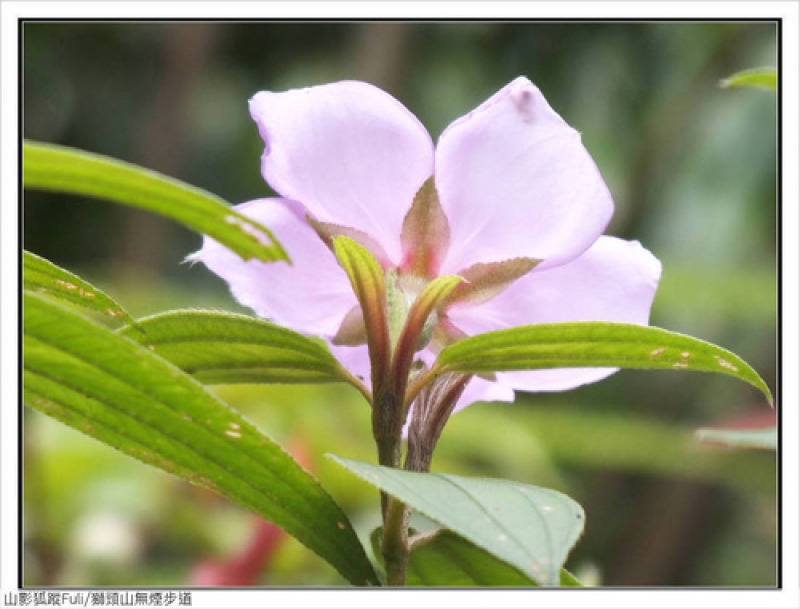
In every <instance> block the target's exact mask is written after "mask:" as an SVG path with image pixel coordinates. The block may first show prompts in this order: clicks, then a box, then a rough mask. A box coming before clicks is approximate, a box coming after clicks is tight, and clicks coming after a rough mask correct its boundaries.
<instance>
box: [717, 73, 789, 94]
mask: <svg viewBox="0 0 800 609" xmlns="http://www.w3.org/2000/svg"><path fill="white" fill-rule="evenodd" d="M720 86H722V87H724V88H726V89H728V88H731V87H752V88H756V89H765V90H767V91H776V90H777V89H778V71H777V70H776V69H775V68H751V69H749V70H742V71H741V72H737V73H736V74H734V75H732V76H729V77H728V78H726V79H725V80H723V81H722V82H721V83H720Z"/></svg>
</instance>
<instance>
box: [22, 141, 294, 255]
mask: <svg viewBox="0 0 800 609" xmlns="http://www.w3.org/2000/svg"><path fill="white" fill-rule="evenodd" d="M22 180H23V185H24V186H25V188H34V189H39V190H50V191H55V192H64V193H70V194H75V195H85V196H89V197H96V198H99V199H106V200H108V201H113V202H115V203H123V204H125V205H131V206H133V207H138V208H141V209H145V210H147V211H151V212H155V213H157V214H161V215H162V216H166V217H168V218H172V219H173V220H176V221H178V222H180V223H181V224H184V225H185V226H187V227H189V228H191V229H193V230H196V231H197V232H199V233H203V234H204V235H208V236H209V237H211V238H213V239H215V240H217V241H219V242H220V243H222V244H223V245H224V246H226V247H228V248H230V249H231V250H232V251H234V252H236V253H237V254H239V256H241V257H242V258H244V259H245V260H249V259H250V258H257V259H258V260H263V261H265V262H267V261H276V260H285V261H287V262H288V261H289V257H288V256H287V254H286V252H285V251H284V249H283V247H282V246H281V244H280V243H279V242H278V241H277V240H276V239H275V236H274V235H273V234H272V232H271V231H270V230H269V229H268V228H266V227H264V226H262V225H261V224H259V223H258V222H255V221H253V220H251V219H249V218H247V217H246V216H244V215H242V214H240V213H238V212H236V211H234V210H233V209H231V208H230V207H229V206H228V204H227V203H226V202H225V201H224V200H222V199H221V198H219V197H218V196H216V195H213V194H211V193H210V192H207V191H205V190H202V189H200V188H197V187H194V186H190V185H189V184H186V183H184V182H181V181H180V180H175V179H173V178H168V177H166V176H164V175H161V174H159V173H156V172H154V171H150V170H148V169H144V168H143V167H138V166H136V165H132V164H130V163H126V162H123V161H120V160H117V159H112V158H110V157H107V156H102V155H99V154H93V153H90V152H85V151H83V150H77V149H75V148H68V147H66V146H57V145H54V144H44V143H40V142H32V141H25V143H24V146H23V161H22Z"/></svg>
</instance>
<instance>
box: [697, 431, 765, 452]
mask: <svg viewBox="0 0 800 609" xmlns="http://www.w3.org/2000/svg"><path fill="white" fill-rule="evenodd" d="M695 435H696V436H697V439H698V440H702V441H703V442H713V443H715V444H724V445H726V446H731V447H734V448H761V449H765V450H777V449H778V429H777V427H771V428H769V429H711V428H703V429H698V430H697V432H696V433H695Z"/></svg>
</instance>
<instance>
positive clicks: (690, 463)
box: [442, 403, 776, 496]
mask: <svg viewBox="0 0 800 609" xmlns="http://www.w3.org/2000/svg"><path fill="white" fill-rule="evenodd" d="M525 406H526V407H525V408H521V409H519V410H518V411H516V412H510V411H509V412H506V411H503V412H497V413H496V414H495V415H494V416H493V417H492V419H493V420H496V424H495V425H496V428H497V429H496V431H498V432H499V430H500V429H501V428H502V427H509V426H513V427H514V428H515V430H516V431H515V434H518V436H519V437H516V438H515V443H516V444H517V446H519V447H520V448H518V449H517V450H518V451H521V450H522V449H521V446H524V438H525V433H527V434H528V436H529V437H530V440H529V442H530V444H531V446H532V447H534V449H535V448H536V447H538V448H539V449H540V450H542V449H543V450H544V451H545V452H546V453H547V454H548V455H549V456H550V457H551V458H552V459H553V460H554V462H555V464H556V465H558V466H566V467H570V468H579V469H582V470H590V471H621V472H636V473H641V474H646V475H650V476H671V477H676V478H682V479H687V480H699V481H703V482H708V483H714V484H721V485H724V486H726V487H727V488H730V489H733V490H736V491H737V492H740V493H745V494H746V495H752V494H753V493H759V494H762V495H765V496H774V495H775V487H776V480H775V459H774V456H773V455H771V454H769V453H766V452H765V453H759V454H753V453H743V452H740V451H727V450H725V451H723V450H715V449H714V448H713V447H711V446H707V445H705V444H701V443H699V442H697V440H696V439H695V437H694V435H693V434H694V430H693V429H692V428H690V427H687V426H681V425H676V424H674V423H667V422H665V421H663V420H656V419H651V418H646V417H642V416H641V415H636V414H616V413H615V414H611V413H609V412H596V411H593V410H591V409H589V408H572V407H569V406H568V405H567V404H563V403H562V404H548V406H547V408H539V407H537V406H536V405H534V404H525ZM597 407H598V409H599V410H608V407H607V405H601V404H598V405H597ZM470 410H471V408H470V409H467V410H466V411H465V412H464V413H463V414H459V415H458V416H457V417H454V418H453V419H452V420H451V421H450V423H449V425H450V427H448V433H447V434H445V436H446V437H445V438H444V439H443V442H445V441H447V442H448V443H449V444H448V447H447V448H448V449H449V450H450V451H455V452H456V455H457V456H459V458H460V459H464V458H469V457H470V453H469V452H468V451H469V450H470V447H468V446H463V443H462V444H458V442H459V440H460V439H462V438H467V437H470V434H474V433H479V432H481V431H484V432H485V433H487V434H489V435H491V433H492V429H491V428H490V427H488V426H487V424H486V423H485V422H483V421H481V420H480V418H478V419H477V420H476V422H475V424H466V425H465V423H469V421H470V419H471V418H472V415H473V413H472V412H470ZM442 448H444V447H442ZM487 452H488V451H487ZM473 458H474V457H473ZM511 459H512V456H511V455H508V456H506V457H505V460H506V461H511Z"/></svg>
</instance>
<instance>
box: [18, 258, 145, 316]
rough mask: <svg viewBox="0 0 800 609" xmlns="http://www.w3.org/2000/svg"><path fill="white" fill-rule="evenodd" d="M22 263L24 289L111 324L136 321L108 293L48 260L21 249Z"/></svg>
mask: <svg viewBox="0 0 800 609" xmlns="http://www.w3.org/2000/svg"><path fill="white" fill-rule="evenodd" d="M22 264H23V267H22V268H23V273H22V277H23V288H24V289H26V290H30V291H31V292H36V293H37V294H41V295H43V296H47V297H49V298H54V299H56V300H59V301H61V302H64V303H68V304H70V305H73V306H77V307H80V309H82V310H83V311H84V312H86V311H90V312H92V313H96V314H99V315H100V316H101V318H102V319H103V320H104V321H106V322H109V323H111V324H112V325H114V326H117V325H120V324H121V323H122V324H135V323H136V322H135V321H134V320H133V318H132V317H131V316H130V315H129V314H128V312H127V311H125V310H124V309H123V308H122V307H121V306H120V305H119V304H117V303H116V302H115V301H114V300H113V299H112V298H111V297H110V296H108V295H107V294H105V293H103V292H102V291H101V290H98V289H97V288H96V287H94V286H93V285H92V284H90V283H89V282H88V281H85V280H83V279H81V278H80V277H78V276H77V275H74V274H73V273H70V272H69V271H66V270H64V269H62V268H61V267H58V266H56V265H55V264H53V263H52V262H50V261H49V260H46V259H45V258H40V257H39V256H37V255H35V254H32V253H30V252H28V251H23V252H22Z"/></svg>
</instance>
